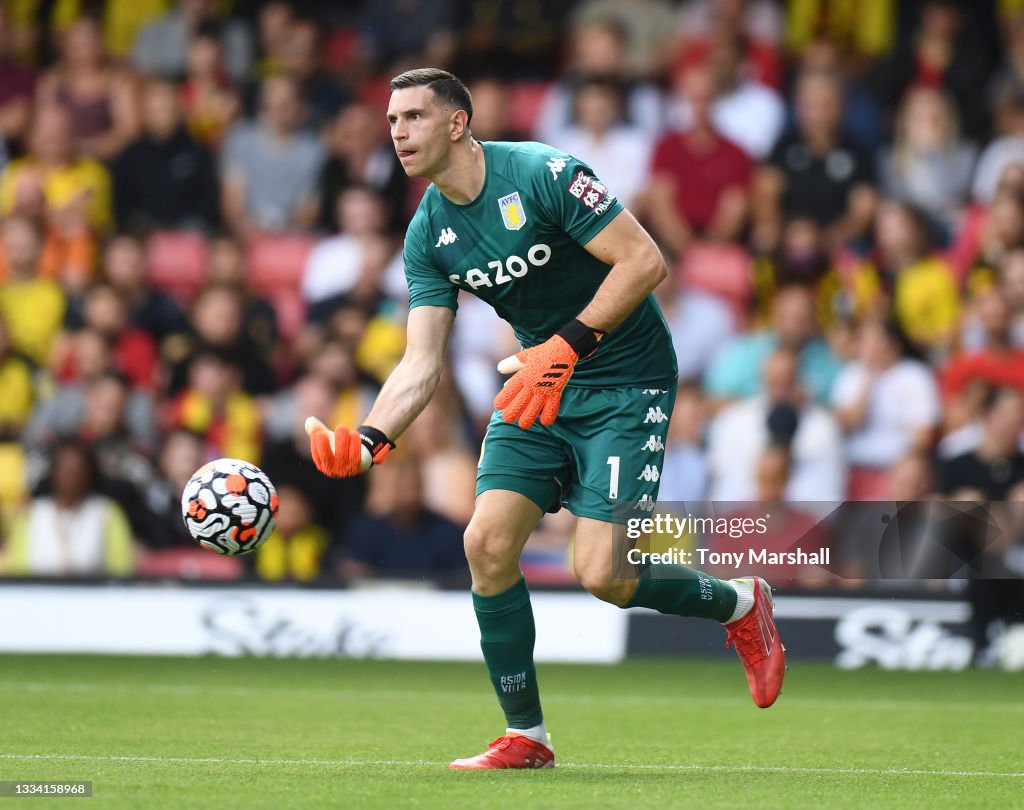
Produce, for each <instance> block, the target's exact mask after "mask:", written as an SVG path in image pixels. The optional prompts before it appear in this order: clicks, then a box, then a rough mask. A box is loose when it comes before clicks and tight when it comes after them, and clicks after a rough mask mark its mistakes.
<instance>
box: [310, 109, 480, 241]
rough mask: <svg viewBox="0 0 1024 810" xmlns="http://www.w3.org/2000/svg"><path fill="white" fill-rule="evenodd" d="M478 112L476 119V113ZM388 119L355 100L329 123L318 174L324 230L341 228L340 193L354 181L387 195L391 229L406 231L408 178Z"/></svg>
mask: <svg viewBox="0 0 1024 810" xmlns="http://www.w3.org/2000/svg"><path fill="white" fill-rule="evenodd" d="M474 102H475V99H474ZM474 106H475V104H474ZM473 117H474V121H475V120H476V115H475V114H474V116H473ZM384 123H385V122H384V121H383V119H382V117H381V116H380V114H379V113H378V112H377V111H376V110H374V109H373V108H372V107H371V106H369V105H368V104H362V103H360V102H354V103H352V104H350V105H348V106H347V107H346V108H345V109H344V110H342V111H341V112H340V113H339V114H338V116H337V118H335V119H334V123H333V124H332V125H331V126H330V127H329V128H328V130H327V133H326V141H327V149H328V152H329V154H328V157H327V160H326V161H325V162H324V165H323V169H322V171H321V173H320V179H319V195H320V214H319V220H318V225H319V227H320V229H321V230H324V231H333V230H334V229H335V228H336V227H337V207H336V206H337V201H338V195H339V194H340V193H341V192H342V191H343V190H344V189H346V188H348V187H349V186H352V185H367V186H370V187H371V188H374V189H376V190H377V191H378V192H379V193H380V194H381V195H382V196H383V197H384V200H385V201H386V203H387V207H388V215H387V223H388V228H389V229H390V230H393V231H399V230H403V229H404V227H405V225H406V224H407V223H408V221H409V216H410V215H409V214H407V213H406V195H407V193H408V188H409V180H408V178H407V177H406V174H405V171H404V170H403V169H402V167H401V164H399V162H398V156H397V155H396V154H395V149H394V146H393V145H392V144H391V143H390V142H389V141H388V140H386V138H385V135H386V134H387V131H386V129H385V127H384Z"/></svg>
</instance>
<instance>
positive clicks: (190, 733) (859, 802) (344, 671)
mask: <svg viewBox="0 0 1024 810" xmlns="http://www.w3.org/2000/svg"><path fill="white" fill-rule="evenodd" d="M539 674H540V678H541V687H542V691H543V696H544V700H545V715H546V720H547V723H548V728H549V729H550V730H551V731H552V733H553V735H554V742H555V749H556V752H557V754H558V767H556V768H555V770H553V771H501V772H468V773H467V772H463V773H452V772H449V771H447V770H446V768H445V765H446V763H447V762H448V761H449V760H450V759H452V758H454V757H457V756H466V755H469V754H473V753H477V752H479V751H480V750H483V748H484V747H485V745H486V743H487V742H488V741H490V740H491V739H492V738H494V737H496V736H498V734H499V733H500V732H501V731H502V730H503V725H504V724H503V723H502V720H501V715H500V713H499V711H498V709H497V704H496V702H495V699H494V697H493V696H492V694H491V693H490V686H489V684H488V682H487V680H486V673H485V670H484V668H483V665H482V664H428V663H399V662H365V661H322V660H316V661H308V660H307V661H302V660H266V659H241V660H237V659H214V658H201V659H178V658H118V657H91V656H0V716H2V719H3V723H2V737H0V779H3V780H10V779H31V780H71V779H75V780H78V779H89V780H92V782H93V798H92V799H91V800H90V801H91V802H92V803H94V804H96V805H98V806H103V807H125V808H149V807H153V808H174V807H244V808H255V807H266V808H289V809H290V808H296V807H316V808H322V807H349V808H389V810H390V809H391V808H405V807H414V808H457V807H466V808H503V807H516V808H527V807H530V808H533V807H537V808H588V809H589V808H618V807H622V808H630V810H639V809H640V808H657V810H665V808H676V807H680V808H682V807H686V808H692V807H699V808H702V810H703V809H704V808H713V807H724V808H729V810H736V808H737V807H744V806H751V807H757V808H788V807H829V808H838V807H851V808H852V807H856V808H864V807H912V808H920V807H941V808H948V807H979V808H996V807H999V808H1009V807H1024V678H1022V677H1021V676H1020V675H1019V674H1018V675H1010V674H1002V673H996V672H974V671H972V672H965V673H915V674H911V673H892V672H880V671H875V670H867V671H856V672H840V671H837V670H835V669H833V668H832V667H831V666H826V665H812V664H804V663H801V662H799V661H795V662H793V663H792V664H791V668H790V672H789V675H788V678H787V681H786V688H785V690H784V693H783V695H782V697H781V698H780V699H779V702H778V703H777V704H776V706H775V707H773V708H772V709H768V710H759V709H756V708H755V707H754V705H753V704H752V703H751V701H750V699H749V697H748V695H747V690H746V683H745V681H744V679H743V674H742V670H741V668H740V666H739V664H738V663H725V662H723V663H708V662H695V661H688V662H682V663H670V662H665V661H652V662H642V661H641V662H634V661H631V662H629V663H627V664H623V665H621V666H614V667H586V666H541V667H540V673H539ZM67 801H68V800H67V799H63V798H60V799H35V800H34V801H33V802H32V806H33V807H42V806H56V807H66V806H67ZM19 806H20V805H19ZM88 806H92V805H88Z"/></svg>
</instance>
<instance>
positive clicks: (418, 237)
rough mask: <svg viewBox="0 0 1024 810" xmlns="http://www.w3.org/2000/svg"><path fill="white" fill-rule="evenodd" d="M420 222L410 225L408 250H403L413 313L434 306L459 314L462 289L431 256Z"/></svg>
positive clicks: (407, 233)
mask: <svg viewBox="0 0 1024 810" xmlns="http://www.w3.org/2000/svg"><path fill="white" fill-rule="evenodd" d="M420 222H421V220H420V218H419V217H415V218H414V219H413V221H412V222H411V223H410V224H409V230H408V231H406V234H405V246H404V247H403V248H402V261H403V262H404V264H405V279H406V281H407V282H408V284H409V309H412V308H413V307H425V306H426V307H430V306H433V307H448V309H451V310H456V309H458V298H459V289H458V287H456V286H455V285H454V284H453V283H452V282H451V281H449V280H448V277H447V276H445V274H444V271H443V270H442V268H440V267H438V266H437V264H435V263H434V262H433V261H432V260H431V258H430V256H429V255H428V253H427V251H426V249H425V245H427V243H428V242H427V237H426V236H425V233H426V232H425V230H424V228H423V227H422V226H421V225H420Z"/></svg>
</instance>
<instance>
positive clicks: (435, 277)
mask: <svg viewBox="0 0 1024 810" xmlns="http://www.w3.org/2000/svg"><path fill="white" fill-rule="evenodd" d="M481 146H482V147H483V150H484V156H485V158H486V169H487V173H486V177H485V179H484V186H483V189H482V190H481V192H480V194H479V195H478V196H477V198H476V199H475V200H473V201H472V202H471V203H468V204H467V205H456V204H455V203H453V202H451V201H450V200H448V199H447V198H445V197H444V195H442V194H441V192H440V191H438V190H437V188H436V187H435V186H434V185H431V186H430V187H429V188H428V189H427V190H426V192H425V193H424V195H423V199H422V200H421V201H420V204H419V208H417V210H416V215H415V216H414V217H413V220H412V222H411V223H410V224H409V230H408V232H407V233H406V237H405V249H404V252H403V257H404V260H405V274H406V278H407V279H408V281H409V306H410V307H417V306H444V307H449V308H450V309H453V310H454V309H456V308H457V307H458V294H459V290H466V291H467V292H471V293H472V294H473V295H476V296H477V297H478V298H482V299H483V300H484V301H486V302H487V303H488V304H490V305H491V306H492V307H494V309H495V311H496V312H497V313H498V315H499V316H500V317H502V318H503V319H504V320H506V321H508V322H509V323H510V324H511V325H512V328H513V329H514V330H515V333H516V337H518V338H519V341H520V343H522V344H523V346H524V347H530V346H535V345H537V344H539V343H543V342H544V341H545V340H547V339H548V338H550V337H551V336H552V335H553V334H554V333H555V332H556V331H557V330H558V329H560V328H561V327H562V326H564V325H565V324H567V323H568V322H569V321H571V320H572V319H573V318H576V317H577V316H578V315H579V314H580V312H582V311H583V309H584V308H585V307H586V306H587V304H589V303H590V300H591V299H592V298H593V297H594V294H595V293H596V292H597V288H598V287H599V286H600V285H601V282H602V281H604V279H605V277H606V276H607V275H608V272H609V271H610V270H611V268H610V267H609V265H607V264H604V263H603V262H601V261H599V260H598V259H596V258H595V257H593V256H591V255H590V254H589V253H588V252H587V251H586V250H584V248H583V245H585V244H587V242H589V241H590V240H591V239H593V238H594V237H595V236H596V235H597V234H598V233H600V231H601V229H602V228H604V227H605V226H606V225H607V224H608V223H609V222H611V221H612V219H614V218H615V217H616V216H617V215H618V214H619V213H620V212H621V211H622V210H623V208H622V204H621V203H620V202H619V201H618V200H617V199H616V198H615V196H614V195H613V194H612V192H611V191H610V190H609V189H607V188H606V187H605V186H604V185H603V184H602V183H601V182H600V181H599V180H598V179H597V178H596V177H594V173H593V172H592V171H591V170H590V168H589V167H588V166H587V165H586V164H584V163H582V162H581V161H579V160H576V158H573V157H571V156H569V155H566V154H564V153H562V152H559V151H558V150H556V149H553V148H552V147H550V146H546V145H544V144H540V143H502V142H489V143H482V144H481ZM638 170H639V169H638ZM675 376H676V358H675V353H674V351H673V350H672V340H671V336H670V335H669V331H668V327H667V326H666V324H665V319H664V317H663V316H662V314H661V310H660V308H659V307H658V304H657V303H656V302H655V300H654V297H653V296H651V295H648V296H647V297H646V298H645V299H644V300H643V301H642V302H641V303H640V305H639V306H638V307H637V308H636V309H635V310H634V311H633V312H632V314H630V316H629V317H628V318H627V319H626V320H625V321H624V322H623V323H622V324H621V325H619V326H618V327H617V328H616V329H615V330H613V331H612V333H611V334H610V335H608V336H607V337H606V338H605V339H604V340H602V341H601V345H600V347H599V348H598V350H597V352H595V353H594V354H593V355H591V356H590V357H589V358H587V359H586V360H582V361H580V362H579V363H578V364H577V365H576V370H575V372H574V373H573V376H572V379H571V380H570V382H569V385H573V386H580V387H589V388H618V387H629V386H639V387H644V386H649V385H664V384H667V383H668V382H669V381H671V380H672V379H673V378H674V377H675Z"/></svg>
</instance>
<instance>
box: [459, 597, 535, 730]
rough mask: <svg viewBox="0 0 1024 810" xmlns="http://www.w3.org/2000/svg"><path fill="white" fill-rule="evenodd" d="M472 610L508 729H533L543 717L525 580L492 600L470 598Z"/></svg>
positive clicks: (532, 625) (530, 609)
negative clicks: (474, 612)
mask: <svg viewBox="0 0 1024 810" xmlns="http://www.w3.org/2000/svg"><path fill="white" fill-rule="evenodd" d="M473 609H474V610H475V611H476V621H477V624H479V625H480V649H481V650H483V653H484V662H485V663H486V664H487V671H488V673H490V676H491V683H492V684H494V691H495V693H496V694H497V695H498V702H499V703H500V704H501V708H502V710H503V711H504V712H505V721H506V723H507V725H508V728H533V727H534V726H538V725H540V724H541V723H542V722H543V720H544V716H543V713H542V712H541V708H540V690H539V689H538V688H537V671H536V669H535V668H534V665H533V643H534V641H535V639H536V637H537V631H536V628H535V627H534V624H533V607H532V606H531V605H530V591H529V590H527V588H526V580H525V579H524V578H522V577H520V578H519V582H517V583H516V584H515V585H513V586H512V587H511V588H509V589H508V590H507V591H504V592H503V593H498V594H495V595H494V596H480V595H479V594H477V593H474V594H473Z"/></svg>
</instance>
